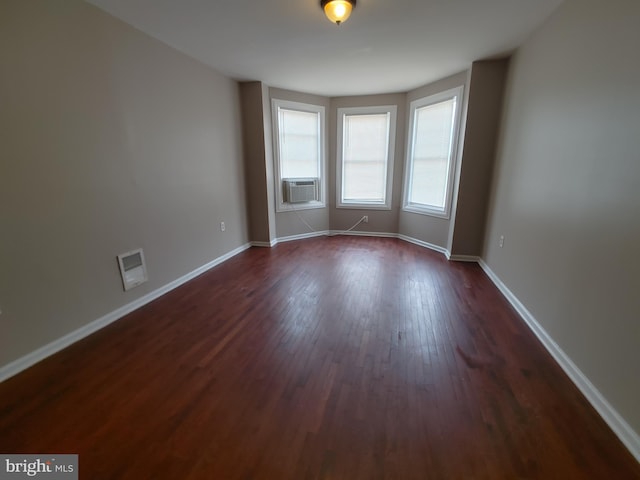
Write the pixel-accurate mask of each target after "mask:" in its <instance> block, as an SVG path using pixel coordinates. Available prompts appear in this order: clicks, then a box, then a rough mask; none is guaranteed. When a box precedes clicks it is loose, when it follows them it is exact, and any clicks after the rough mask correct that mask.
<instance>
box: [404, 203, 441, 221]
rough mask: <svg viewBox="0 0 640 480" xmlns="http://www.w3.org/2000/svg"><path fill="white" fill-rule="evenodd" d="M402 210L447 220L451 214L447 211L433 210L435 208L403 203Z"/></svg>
mask: <svg viewBox="0 0 640 480" xmlns="http://www.w3.org/2000/svg"><path fill="white" fill-rule="evenodd" d="M402 211H403V212H409V213H417V214H418V215H425V216H427V217H436V218H443V219H445V220H449V219H450V218H451V215H450V214H449V212H448V211H443V210H435V209H430V208H425V207H418V206H413V205H405V206H404V207H402Z"/></svg>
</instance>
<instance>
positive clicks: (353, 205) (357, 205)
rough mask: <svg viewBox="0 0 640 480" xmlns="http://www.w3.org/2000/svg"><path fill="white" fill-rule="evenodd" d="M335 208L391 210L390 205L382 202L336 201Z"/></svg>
mask: <svg viewBox="0 0 640 480" xmlns="http://www.w3.org/2000/svg"><path fill="white" fill-rule="evenodd" d="M336 208H344V209H347V208H348V209H351V210H391V205H385V204H382V203H338V204H337V205H336Z"/></svg>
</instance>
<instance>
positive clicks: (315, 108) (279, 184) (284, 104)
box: [271, 98, 327, 212]
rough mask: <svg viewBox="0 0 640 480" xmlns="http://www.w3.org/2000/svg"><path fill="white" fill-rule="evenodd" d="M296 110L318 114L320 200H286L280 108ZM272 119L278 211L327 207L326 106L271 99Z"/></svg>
mask: <svg viewBox="0 0 640 480" xmlns="http://www.w3.org/2000/svg"><path fill="white" fill-rule="evenodd" d="M280 108H282V109H285V110H296V111H299V112H308V113H317V114H318V161H319V162H320V166H319V168H318V170H319V178H318V182H319V185H318V200H317V201H313V202H305V203H296V204H295V205H293V204H290V203H288V202H285V201H284V195H283V191H284V186H283V179H282V177H281V171H282V169H281V167H280V121H279V115H278V111H279V109H280ZM271 121H272V126H273V128H272V130H273V153H274V155H273V163H274V174H275V175H274V181H275V185H274V187H275V193H276V212H289V211H292V210H309V209H313V208H325V207H326V201H325V199H326V198H327V194H326V192H327V190H326V189H327V181H326V179H327V161H326V157H325V142H326V136H325V108H324V106H322V105H312V104H309V103H301V102H293V101H290V100H281V99H278V98H273V99H271Z"/></svg>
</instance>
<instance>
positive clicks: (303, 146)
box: [278, 108, 320, 178]
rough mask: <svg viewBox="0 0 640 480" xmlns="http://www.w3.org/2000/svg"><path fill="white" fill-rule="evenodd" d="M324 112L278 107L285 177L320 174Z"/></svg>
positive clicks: (281, 163)
mask: <svg viewBox="0 0 640 480" xmlns="http://www.w3.org/2000/svg"><path fill="white" fill-rule="evenodd" d="M319 117H320V115H319V114H318V113H317V112H301V111H297V110H288V109H284V108H279V109H278V126H279V129H278V132H279V135H278V136H279V138H278V141H279V147H280V148H279V153H280V175H281V178H308V177H313V178H317V177H319V176H320V162H319V151H320V148H319V145H320V118H319Z"/></svg>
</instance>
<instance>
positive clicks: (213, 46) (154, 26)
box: [87, 0, 563, 96]
mask: <svg viewBox="0 0 640 480" xmlns="http://www.w3.org/2000/svg"><path fill="white" fill-rule="evenodd" d="M87 1H88V2H89V3H92V4H94V5H96V6H98V7H100V8H102V9H103V10H105V11H107V12H109V13H111V14H112V15H114V16H116V17H118V18H120V19H122V20H124V21H125V22H127V23H129V24H131V25H133V26H135V27H136V28H138V29H140V30H142V31H143V32H146V33H147V34H149V35H151V36H153V37H155V38H157V39H159V40H161V41H162V42H164V43H166V44H168V45H171V46H172V47H174V48H176V49H178V50H180V51H182V52H184V53H186V54H187V55H190V56H192V57H194V58H196V59H198V60H200V61H202V62H204V63H206V64H208V65H210V66H211V67H213V68H215V69H216V70H218V71H219V72H221V73H224V74H226V75H228V76H230V77H232V78H235V79H237V80H261V81H263V82H265V83H266V84H267V85H270V86H273V87H280V88H287V89H291V90H298V91H302V92H307V93H316V94H319V95H326V96H341V95H360V94H372V93H387V92H402V91H407V90H410V89H412V88H415V87H418V86H420V85H424V84H427V83H430V82H432V81H435V80H438V79H441V78H444V77H446V76H447V75H450V74H453V73H456V72H459V71H462V70H464V69H466V68H468V67H469V66H470V65H471V62H473V61H474V60H480V59H485V58H490V57H496V56H500V55H504V54H505V53H508V52H510V51H512V50H513V49H514V48H516V47H517V46H518V45H520V44H521V43H522V41H523V40H524V39H526V38H527V36H528V35H529V34H530V33H531V32H532V31H533V30H534V29H535V28H536V27H537V26H538V25H540V23H542V22H543V21H544V20H545V19H546V18H547V17H548V16H549V15H550V14H551V12H553V11H554V10H555V9H556V8H557V7H558V6H559V5H560V3H562V1H563V0H358V3H357V7H356V8H355V10H354V11H353V13H352V15H351V18H350V19H349V20H348V21H347V22H345V23H344V24H343V25H341V26H339V27H338V26H336V25H334V24H332V23H330V22H329V21H328V20H327V19H326V18H325V17H324V13H323V12H322V9H321V8H320V0H87Z"/></svg>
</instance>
